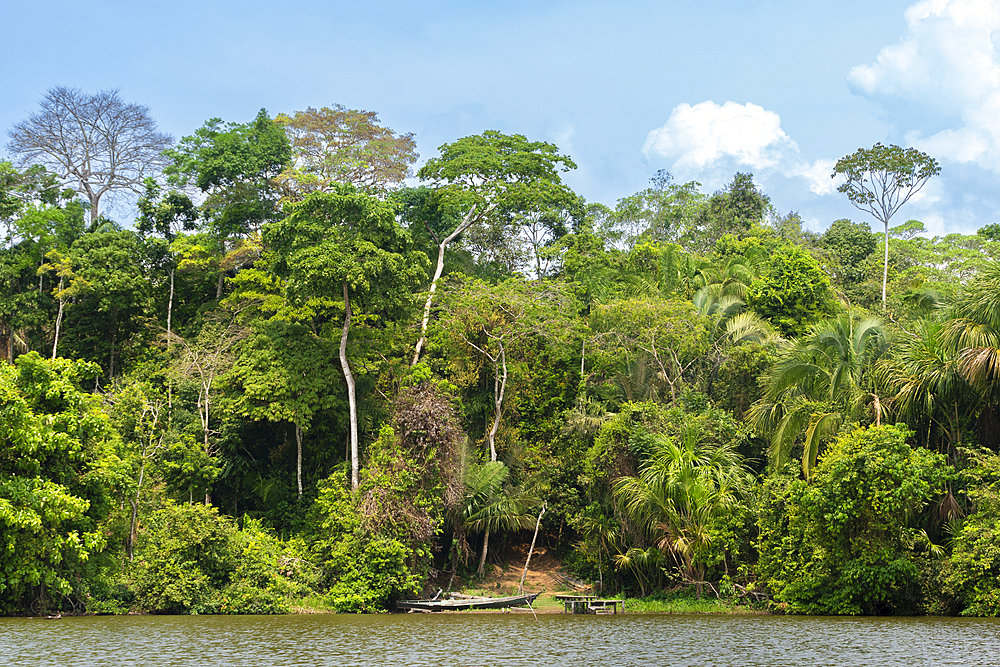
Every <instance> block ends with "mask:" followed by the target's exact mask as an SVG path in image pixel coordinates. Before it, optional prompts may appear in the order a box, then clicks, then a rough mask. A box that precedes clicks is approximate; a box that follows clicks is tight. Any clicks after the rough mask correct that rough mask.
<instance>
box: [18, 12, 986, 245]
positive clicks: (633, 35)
mask: <svg viewBox="0 0 1000 667" xmlns="http://www.w3.org/2000/svg"><path fill="white" fill-rule="evenodd" d="M0 25H3V26H4V27H5V28H6V29H5V30H4V33H5V34H4V39H3V40H2V42H0V81H2V83H3V87H2V89H3V94H2V96H0V127H2V128H3V129H4V130H6V129H7V128H10V127H11V125H13V124H14V123H16V122H17V121H19V120H21V119H23V118H24V117H26V116H27V115H28V114H29V113H30V112H31V111H32V110H34V109H35V108H36V106H37V103H38V101H39V99H40V98H41V97H42V95H44V93H45V91H46V90H47V89H48V88H50V87H52V86H55V85H64V86H71V87H76V88H80V89H82V90H85V91H96V90H98V89H107V88H120V89H121V95H122V97H123V98H124V99H125V100H127V101H130V102H139V103H142V104H145V105H147V106H149V108H150V110H151V112H152V115H153V116H154V117H155V118H156V119H157V121H158V122H159V124H160V127H161V129H162V130H164V131H167V132H169V133H171V134H173V135H174V136H175V137H181V136H183V135H186V134H190V133H192V132H193V131H194V130H195V129H196V128H197V127H199V126H200V125H201V124H202V123H203V122H204V121H205V120H207V119H209V118H212V117H221V118H223V119H225V120H227V121H241V122H242V121H246V120H250V119H251V118H253V117H254V115H255V114H256V112H257V110H258V109H260V108H262V107H263V108H266V109H267V110H268V111H269V112H270V113H271V114H272V115H274V114H276V113H278V112H287V113H291V112H294V111H296V110H301V109H305V108H306V107H309V106H313V107H321V106H332V105H333V104H335V103H340V104H343V105H345V106H347V107H351V108H357V109H365V110H370V111H376V112H378V113H379V115H380V117H381V119H382V121H383V122H384V123H385V124H386V125H388V126H389V127H392V128H393V129H394V130H396V131H397V132H413V133H415V135H416V139H417V145H418V150H419V152H420V154H421V156H422V158H424V159H425V158H427V157H430V156H433V155H434V154H436V149H437V147H438V146H439V145H441V144H443V143H445V142H450V141H454V140H455V139H457V138H459V137H462V136H466V135H469V134H475V133H479V132H482V131H483V130H487V129H496V130H500V131H503V132H510V133H514V132H516V133H520V134H524V135H526V136H527V137H528V138H529V139H533V140H545V141H550V142H553V143H555V144H557V145H558V146H559V147H560V148H561V149H562V150H563V152H565V153H568V154H569V155H570V156H571V157H572V158H573V159H574V160H575V161H576V162H577V164H578V165H579V169H578V170H577V171H576V172H573V173H572V174H569V175H568V176H567V182H568V183H569V184H570V185H571V186H572V187H573V188H574V189H575V190H576V191H577V192H578V193H580V194H582V195H583V196H584V197H586V198H587V199H588V200H589V201H597V202H601V203H604V204H607V205H609V206H614V204H615V202H616V201H617V200H618V199H619V198H621V197H624V196H627V195H629V194H631V193H633V192H636V191H638V190H641V189H643V188H645V187H646V186H647V184H648V180H649V178H650V176H652V175H653V174H654V173H655V172H656V170H657V169H668V170H670V171H671V172H672V173H674V175H675V177H676V178H677V179H678V180H680V181H687V180H697V181H699V182H701V183H702V184H703V190H704V191H706V192H710V191H713V190H715V189H717V188H719V187H721V186H722V185H723V184H724V183H725V182H727V181H728V180H730V179H731V178H732V175H733V173H734V172H735V171H737V170H739V171H753V173H754V174H755V178H756V180H757V182H758V183H759V184H761V185H762V187H763V188H764V190H765V192H767V193H768V194H769V195H770V196H771V199H772V202H773V203H774V204H775V206H776V207H777V208H778V209H779V210H781V211H782V212H785V211H789V210H797V211H798V212H799V213H800V214H801V215H802V217H803V218H804V219H805V220H806V221H807V224H808V226H809V227H811V228H813V229H816V230H821V229H824V228H825V227H827V226H828V225H829V223H830V222H831V221H832V220H834V219H837V218H841V217H849V218H852V219H854V220H864V219H866V217H865V216H864V214H862V213H860V212H858V211H857V210H856V209H854V208H852V207H851V206H850V204H849V203H848V202H847V200H846V198H845V197H844V196H843V195H840V194H838V193H836V192H835V191H834V190H833V187H832V181H831V180H830V178H829V174H830V171H831V167H832V165H833V163H834V162H835V161H836V160H837V159H838V158H839V157H842V156H843V155H846V154H848V153H851V152H853V151H855V150H856V149H857V148H859V147H869V146H871V145H872V144H874V143H875V142H877V141H881V142H883V143H896V144H900V145H907V146H909V145H913V146H916V147H917V148H920V149H921V150H925V151H927V152H929V153H930V154H931V155H933V156H935V157H936V158H938V160H939V161H940V162H941V165H942V174H941V176H939V177H937V178H935V179H933V180H932V181H931V183H930V184H929V185H928V186H927V187H926V188H925V189H924V191H923V192H922V193H921V194H920V195H919V196H918V198H915V199H914V200H912V201H911V202H910V203H909V204H907V205H906V207H904V208H903V209H902V211H901V212H900V213H899V218H898V221H899V222H903V221H905V220H907V219H911V218H913V219H919V220H921V221H923V222H924V223H925V224H926V225H927V227H928V228H929V229H930V230H931V232H933V233H937V234H941V233H946V232H953V231H958V232H963V233H972V232H974V231H975V230H976V229H977V228H978V227H981V226H983V225H985V224H989V223H992V222H997V221H998V219H1000V215H998V205H1000V197H998V195H997V190H998V188H997V184H998V178H1000V56H998V54H997V53H996V51H995V49H994V42H993V34H994V32H995V31H997V30H1000V0H923V1H921V2H916V3H914V2H912V1H904V2H897V1H895V0H883V1H882V2H878V3H872V2H871V1H870V0H866V1H864V2H862V1H856V0H841V1H840V2H836V3H831V2H808V1H804V0H796V1H786V0H771V1H759V2H754V1H752V0H745V1H743V2H729V1H723V0H703V1H702V2H699V3H693V2H669V1H662V0H661V1H659V2H617V3H604V2H555V1H546V0H535V1H533V2H526V1H525V2H493V3H475V2H468V1H467V2H450V1H446V0H426V1H424V2H419V3H415V2H414V3H407V2H392V1H389V0H375V1H372V2H367V3H357V2H352V3H346V2H337V1H330V2H320V1H318V0H317V1H304V2H295V1H294V0H289V1H288V2H286V3H283V4H280V3H275V2H260V1H258V0H242V1H240V2H222V1H219V2H217V1H213V0H202V1H200V2H192V1H190V0H179V1H176V2H171V3H151V2H134V1H133V2H120V1H118V0H104V1H102V2H91V1H86V0H78V1H76V2H62V1H56V2H46V1H44V0H42V1H39V2H35V3H23V2H19V3H13V2H8V3H3V7H2V8H0ZM5 143H6V137H4V141H3V142H0V145H2V144H5ZM2 154H3V153H2V151H0V155H2ZM895 221H896V220H895V219H894V222H895Z"/></svg>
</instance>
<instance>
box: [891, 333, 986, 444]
mask: <svg viewBox="0 0 1000 667" xmlns="http://www.w3.org/2000/svg"><path fill="white" fill-rule="evenodd" d="M945 326H946V325H945V324H943V323H941V322H937V321H933V320H920V321H918V322H917V323H916V324H915V325H914V327H913V331H912V332H905V334H904V337H903V339H902V340H900V341H899V343H898V344H897V345H895V346H894V348H895V350H896V352H895V354H894V355H893V357H892V358H887V359H884V360H882V361H881V362H880V363H879V372H880V375H881V376H882V378H883V380H884V381H885V383H886V384H887V386H888V387H889V388H890V389H891V391H892V392H893V393H894V395H893V397H892V398H891V399H890V401H889V408H890V410H891V411H892V412H893V413H894V414H896V415H897V416H898V417H899V418H901V419H902V420H903V421H905V422H906V423H907V424H908V425H909V426H910V427H912V428H914V430H916V431H917V432H918V433H921V434H922V435H923V436H924V440H925V443H926V444H927V445H930V440H931V437H932V434H933V433H934V432H936V431H939V432H940V434H941V436H942V443H941V444H942V446H941V449H942V450H945V449H948V450H950V449H951V448H952V447H953V446H954V445H957V444H959V443H961V442H962V427H963V424H964V423H965V422H966V421H967V420H968V419H969V418H971V416H972V414H973V413H974V412H975V410H976V408H978V404H979V401H978V400H977V396H976V395H975V392H974V391H973V390H972V388H971V387H970V385H969V383H968V382H967V381H966V380H965V378H964V377H963V375H962V372H961V370H960V365H959V353H958V352H957V351H956V350H954V349H953V348H952V347H951V346H949V345H946V344H945V341H944V331H945ZM945 445H946V446H945Z"/></svg>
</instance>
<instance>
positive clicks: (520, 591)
mask: <svg viewBox="0 0 1000 667" xmlns="http://www.w3.org/2000/svg"><path fill="white" fill-rule="evenodd" d="M543 516H545V503H542V511H541V512H539V513H538V521H536V522H535V534H534V535H533V536H532V537H531V546H530V547H528V557H527V558H526V559H525V561H524V572H522V573H521V583H519V584H518V585H517V592H518V594H519V595H523V594H524V579H525V577H527V576H528V564H529V563H530V562H531V554H532V553H534V551H535V540H537V539H538V529H539V528H541V526H542V517H543Z"/></svg>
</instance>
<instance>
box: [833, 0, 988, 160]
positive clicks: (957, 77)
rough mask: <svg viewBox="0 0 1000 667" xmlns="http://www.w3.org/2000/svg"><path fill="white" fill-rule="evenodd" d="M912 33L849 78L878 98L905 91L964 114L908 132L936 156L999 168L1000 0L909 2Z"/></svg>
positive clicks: (905, 95)
mask: <svg viewBox="0 0 1000 667" xmlns="http://www.w3.org/2000/svg"><path fill="white" fill-rule="evenodd" d="M905 16H906V22H907V33H906V34H905V35H904V36H903V38H902V39H901V40H900V42H899V43H898V44H895V45H892V46H887V47H885V48H884V49H882V51H881V52H880V53H879V54H878V56H877V57H876V59H875V61H874V62H872V63H869V64H866V65H858V66H856V67H854V68H852V69H851V71H850V73H849V74H848V82H849V83H850V84H851V86H852V87H853V88H854V90H855V92H858V93H860V94H862V95H865V96H867V97H871V98H873V99H876V100H886V99H893V98H895V99H900V100H903V101H905V102H910V103H916V104H917V105H919V106H921V107H924V108H925V109H929V110H933V111H936V112H938V113H941V114H945V115H946V116H949V117H953V118H956V119H959V121H958V123H957V126H956V127H951V128H947V129H944V130H941V131H939V132H937V133H935V134H932V135H931V136H924V135H923V134H922V133H921V132H918V131H911V132H909V133H908V134H907V135H906V140H907V141H908V142H910V143H912V144H913V145H915V146H916V147H918V148H920V149H921V150H924V151H926V152H928V153H930V154H931V155H933V156H934V157H937V158H939V159H943V160H949V161H952V162H957V163H970V162H971V163H974V164H977V165H979V166H981V167H985V168H988V169H992V170H993V171H997V172H1000V124H998V123H997V119H998V118H1000V58H998V54H997V51H996V49H995V47H994V42H993V35H994V33H995V32H996V31H997V30H1000V0H923V1H922V2H918V3H916V4H914V5H912V6H911V7H910V8H909V9H907V10H906V14H905Z"/></svg>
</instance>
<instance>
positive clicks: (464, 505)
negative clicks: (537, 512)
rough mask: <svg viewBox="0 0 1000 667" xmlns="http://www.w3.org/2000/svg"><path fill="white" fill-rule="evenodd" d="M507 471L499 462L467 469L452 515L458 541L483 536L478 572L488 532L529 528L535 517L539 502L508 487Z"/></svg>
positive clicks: (482, 567) (484, 559)
mask: <svg viewBox="0 0 1000 667" xmlns="http://www.w3.org/2000/svg"><path fill="white" fill-rule="evenodd" d="M509 476H510V470H509V469H508V468H507V466H506V465H504V464H503V463H502V462H500V461H488V462H486V463H483V464H473V465H471V466H469V468H468V469H467V470H466V473H465V492H464V495H463V497H462V499H461V501H460V502H459V503H458V505H457V506H456V508H455V510H454V512H453V514H452V522H453V524H454V526H455V530H456V535H457V536H458V540H457V542H458V543H459V544H461V543H462V542H463V540H462V538H463V537H464V535H465V534H466V533H467V534H470V535H477V534H480V533H481V534H482V535H483V549H482V552H481V554H480V557H479V568H478V572H479V574H480V575H482V574H483V573H484V571H485V567H486V556H487V553H488V549H489V540H490V534H491V533H499V532H508V531H512V530H518V529H521V528H531V527H532V525H534V524H533V522H534V516H533V515H532V514H531V512H530V509H531V508H532V507H534V506H535V505H536V504H537V503H538V499H537V498H534V497H533V496H531V495H530V494H528V493H527V492H525V490H524V489H523V488H521V487H511V486H509V485H508V484H507V481H508V478H509Z"/></svg>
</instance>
